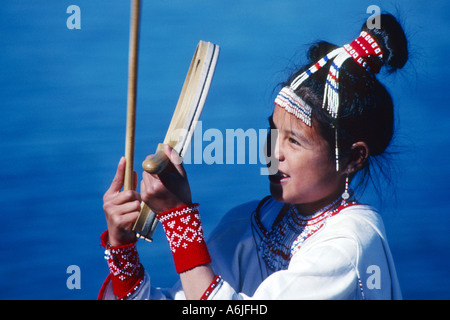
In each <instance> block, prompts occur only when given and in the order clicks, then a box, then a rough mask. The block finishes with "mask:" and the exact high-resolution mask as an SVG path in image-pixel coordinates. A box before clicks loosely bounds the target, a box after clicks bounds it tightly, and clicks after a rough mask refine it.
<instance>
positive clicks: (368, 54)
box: [344, 31, 383, 73]
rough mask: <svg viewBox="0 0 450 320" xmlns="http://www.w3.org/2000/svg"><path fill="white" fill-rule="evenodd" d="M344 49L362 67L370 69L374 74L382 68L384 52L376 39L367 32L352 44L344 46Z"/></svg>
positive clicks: (363, 32) (362, 33)
mask: <svg viewBox="0 0 450 320" xmlns="http://www.w3.org/2000/svg"><path fill="white" fill-rule="evenodd" d="M344 49H345V50H346V51H347V52H348V54H349V55H350V56H351V57H352V58H353V60H354V61H355V62H356V63H358V64H359V65H360V66H361V67H363V68H365V69H369V70H370V72H372V73H378V72H379V71H380V68H381V65H382V63H381V59H382V57H383V51H382V50H381V48H380V46H379V45H378V43H377V42H376V41H375V39H374V38H373V37H372V36H371V35H370V34H369V33H367V32H366V31H362V32H361V34H360V36H359V37H358V38H356V39H355V40H353V41H352V43H350V44H347V45H345V46H344Z"/></svg>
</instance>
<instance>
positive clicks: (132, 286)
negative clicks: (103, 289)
mask: <svg viewBox="0 0 450 320" xmlns="http://www.w3.org/2000/svg"><path fill="white" fill-rule="evenodd" d="M100 239H101V243H102V246H103V247H104V248H105V249H106V250H105V259H106V260H107V261H108V267H109V271H110V274H109V276H108V277H109V278H111V281H112V286H113V292H114V294H115V295H116V296H117V298H118V299H119V300H123V299H127V298H129V297H130V296H131V295H132V294H133V293H134V292H135V291H136V290H137V289H138V288H139V286H140V285H141V284H142V282H143V281H144V267H143V266H142V265H141V263H140V261H139V254H138V252H137V249H136V241H135V242H133V243H130V244H127V245H123V246H118V247H111V245H110V244H109V243H108V231H105V232H104V233H103V234H102V235H101V237H100Z"/></svg>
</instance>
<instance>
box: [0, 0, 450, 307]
mask: <svg viewBox="0 0 450 320" xmlns="http://www.w3.org/2000/svg"><path fill="white" fill-rule="evenodd" d="M72 4H75V5H78V6H79V7H80V8H81V29H80V30H69V29H68V28H67V27H66V20H67V18H68V17H69V14H67V13H66V9H67V7H68V6H69V5H72ZM372 4H376V5H379V6H380V7H381V8H382V9H385V10H388V11H390V12H393V13H395V14H398V15H399V16H400V20H401V21H402V22H403V23H404V26H405V29H406V31H407V32H408V35H409V38H410V43H411V59H410V63H409V64H408V65H407V67H406V68H405V69H404V70H402V71H401V72H399V73H398V74H395V75H392V76H386V75H384V74H382V75H380V78H381V80H382V81H383V82H384V83H385V84H386V85H387V86H388V88H389V90H390V92H391V93H392V95H393V97H394V101H395V103H396V116H397V122H396V126H397V133H396V138H395V141H394V146H395V148H394V149H393V151H395V152H396V153H395V154H394V161H393V162H392V164H393V166H394V168H395V175H394V176H393V181H394V185H393V186H392V187H389V188H385V189H384V190H383V191H384V193H383V199H382V201H381V200H380V199H379V197H378V196H377V195H376V193H375V192H374V191H373V190H372V189H370V188H369V189H368V190H367V191H366V193H365V195H364V198H363V201H366V202H370V203H372V204H374V205H375V206H377V207H379V208H380V209H381V211H382V214H383V216H384V219H385V224H386V229H387V234H388V239H389V241H390V245H391V249H392V252H393V255H394V258H395V261H396V266H397V271H398V275H399V278H400V282H401V286H402V289H403V294H404V297H405V298H406V299H449V298H450V277H448V273H449V270H450V258H449V256H450V254H449V253H450V237H449V231H450V230H449V226H450V215H449V214H450V210H449V208H450V205H449V196H450V193H449V191H450V188H449V177H450V165H449V160H448V159H449V156H450V151H449V150H450V148H449V147H450V142H449V140H450V139H449V135H450V108H449V105H448V102H449V101H450V94H449V84H448V74H450V68H449V64H448V63H447V61H448V50H449V49H450V42H449V41H450V40H449V37H448V32H449V31H450V30H449V24H450V22H449V20H448V15H449V14H450V2H448V1H443V0H442V1H428V2H426V1H419V0H413V1H407V2H406V1H397V2H395V1H374V0H371V1H356V0H355V1H331V0H323V1H294V0H277V1H269V0H239V1H238V0H215V1H206V0H205V1H200V0H191V1H185V0H171V1H162V0H154V1H149V0H144V1H143V7H142V28H141V36H140V51H139V53H140V60H139V81H138V101H137V105H138V119H137V129H136V162H135V168H136V169H137V170H138V171H140V169H139V168H140V163H141V161H142V160H143V159H144V158H145V156H146V155H147V154H150V153H153V151H154V150H155V148H156V145H157V143H159V142H161V141H162V140H163V138H164V134H165V131H166V128H167V126H168V123H169V121H170V117H171V115H172V112H173V108H174V107H175V104H176V102H177V100H178V96H179V93H180V90H181V85H182V83H183V81H184V77H185V75H186V72H187V68H188V66H189V63H190V59H191V57H192V55H193V52H194V49H195V46H196V45H197V43H198V41H199V40H206V41H212V42H215V43H218V44H220V46H221V49H222V50H221V56H220V59H219V64H218V67H217V70H216V75H215V78H214V81H213V85H212V88H211V91H210V95H209V97H208V100H207V104H206V107H205V110H204V112H203V115H202V121H203V123H202V125H203V131H205V130H207V129H209V128H216V129H219V130H221V131H222V132H225V130H226V129H228V128H229V129H236V128H243V129H244V130H247V129H249V128H254V129H259V128H262V129H265V128H266V127H267V121H266V119H267V116H268V115H269V114H270V113H271V110H272V101H273V98H274V92H273V89H274V88H275V87H276V85H277V84H278V83H279V82H280V81H283V80H284V79H285V78H286V77H287V76H288V75H289V71H290V70H291V69H292V68H293V67H295V65H296V64H300V63H301V62H303V61H304V52H305V49H306V48H307V45H308V44H309V43H311V42H312V41H315V40H318V39H324V40H328V41H331V42H334V43H336V44H344V43H347V42H349V41H351V40H352V39H353V38H354V37H356V36H357V35H358V30H359V27H360V25H361V24H362V22H364V21H365V19H367V18H368V17H369V14H367V13H366V8H367V7H368V6H369V5H372ZM128 32H129V2H128V1H92V0H90V1H87V0H71V1H65V0H52V1H47V0H46V1H44V0H4V1H2V4H1V6H0V111H1V113H0V139H1V140H0V298H1V299H95V298H96V295H97V292H98V289H99V288H100V286H101V284H102V282H103V280H104V278H105V277H106V275H107V272H108V270H107V266H106V263H105V260H104V259H103V250H102V248H101V247H100V245H99V236H100V234H101V232H102V231H103V230H104V229H105V226H106V224H105V219H104V213H103V210H102V196H103V193H104V192H105V190H106V189H107V188H108V186H109V184H110V182H111V180H112V178H113V175H114V172H115V169H116V165H117V163H118V161H119V158H120V157H121V156H122V155H123V154H124V135H125V110H126V95H127V64H128ZM204 144H205V145H207V142H204ZM260 168H261V164H256V165H255V164H253V165H237V164H235V165H226V164H223V165H206V164H203V165H195V164H191V165H186V169H187V171H188V174H189V177H190V182H191V187H192V190H193V191H192V192H193V198H194V200H195V201H198V202H200V203H201V210H202V219H203V221H204V225H205V230H206V233H208V232H209V231H211V229H212V228H213V227H214V225H215V224H216V222H217V221H218V219H219V218H220V217H221V216H222V215H223V214H224V213H225V212H226V211H227V210H228V209H230V208H232V207H234V206H235V205H238V204H240V203H242V202H244V201H248V200H253V199H259V198H262V197H263V196H265V195H266V194H268V183H267V178H266V177H264V176H261V175H260V174H259V171H260ZM139 176H140V173H139ZM232 236H233V235H230V237H232ZM138 246H139V250H140V254H141V259H142V261H143V263H144V265H145V266H146V268H147V270H148V271H149V272H150V274H151V275H152V278H153V283H154V284H155V285H160V286H169V285H171V284H172V283H174V282H175V280H176V279H177V275H176V273H175V270H174V267H173V263H172V257H171V255H170V252H169V250H168V245H167V242H166V240H165V239H164V235H163V234H162V231H161V228H159V229H158V231H157V233H156V236H155V242H154V243H153V244H149V243H146V242H139V244H138ZM70 265H77V266H79V267H80V270H81V289H73V290H70V289H68V287H67V285H66V280H67V278H68V277H69V274H68V273H67V267H68V266H70Z"/></svg>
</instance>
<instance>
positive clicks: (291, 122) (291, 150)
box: [269, 106, 345, 215]
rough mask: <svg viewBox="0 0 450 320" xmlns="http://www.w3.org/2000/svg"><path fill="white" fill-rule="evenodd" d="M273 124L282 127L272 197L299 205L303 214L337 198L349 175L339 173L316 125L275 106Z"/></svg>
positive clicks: (271, 180) (280, 128) (278, 137)
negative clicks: (346, 176) (304, 121)
mask: <svg viewBox="0 0 450 320" xmlns="http://www.w3.org/2000/svg"><path fill="white" fill-rule="evenodd" d="M271 122H272V123H271V126H273V129H277V130H278V136H277V140H276V145H275V150H274V155H273V156H274V157H275V158H276V159H277V160H278V172H277V173H276V174H274V175H271V176H269V180H270V192H271V194H272V197H273V198H274V199H275V200H277V201H279V202H284V203H292V204H298V207H299V210H300V212H301V213H302V214H305V215H308V214H312V213H314V212H315V211H317V210H319V209H320V208H322V207H324V206H326V205H327V204H329V203H331V202H332V201H334V200H336V199H337V198H338V197H339V196H340V195H341V194H342V192H343V190H344V184H345V175H344V174H343V173H342V172H336V165H335V161H334V159H331V157H330V152H329V146H328V143H327V142H326V140H325V139H324V138H323V137H322V136H321V135H320V134H319V132H318V130H317V129H316V126H315V125H314V122H313V126H312V127H309V126H307V125H306V124H305V123H303V121H301V120H299V119H297V118H296V117H295V116H293V115H291V114H290V113H288V112H286V111H285V110H284V109H282V108H280V107H278V106H275V109H274V112H273V115H272V119H271Z"/></svg>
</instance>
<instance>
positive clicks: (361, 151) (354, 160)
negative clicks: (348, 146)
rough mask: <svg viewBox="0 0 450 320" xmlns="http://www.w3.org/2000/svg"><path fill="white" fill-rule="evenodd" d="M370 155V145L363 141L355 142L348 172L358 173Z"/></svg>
mask: <svg viewBox="0 0 450 320" xmlns="http://www.w3.org/2000/svg"><path fill="white" fill-rule="evenodd" d="M368 157H369V147H368V146H367V144H366V143H365V142H363V141H359V142H355V143H354V144H353V145H352V150H351V153H350V159H349V161H348V164H347V167H346V172H347V173H349V174H353V173H356V172H357V171H358V170H359V169H361V168H362V167H363V166H364V164H365V163H366V161H367V158H368Z"/></svg>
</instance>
